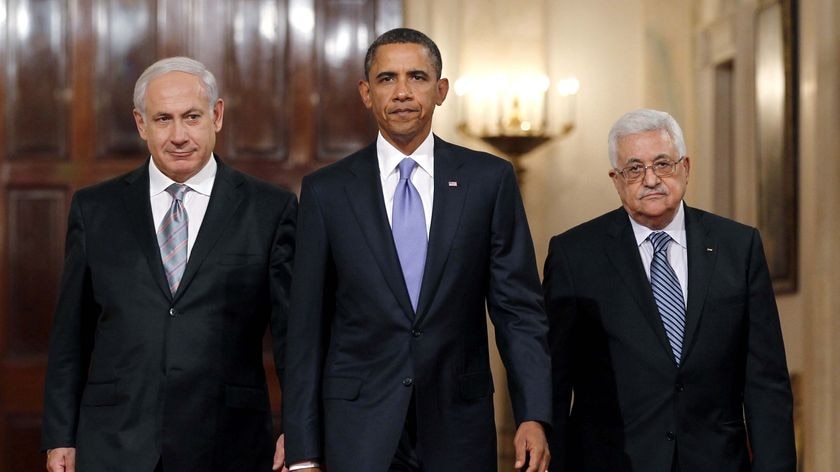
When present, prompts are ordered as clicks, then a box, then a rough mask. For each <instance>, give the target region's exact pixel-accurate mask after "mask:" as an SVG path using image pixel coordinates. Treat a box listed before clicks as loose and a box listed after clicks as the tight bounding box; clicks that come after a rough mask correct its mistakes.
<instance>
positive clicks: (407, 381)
mask: <svg viewBox="0 0 840 472" xmlns="http://www.w3.org/2000/svg"><path fill="white" fill-rule="evenodd" d="M402 384H403V385H405V386H406V387H411V386H412V385H413V384H414V379H412V378H411V377H406V378H404V379H403V382H402Z"/></svg>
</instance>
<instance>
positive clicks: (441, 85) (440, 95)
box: [435, 78, 449, 106]
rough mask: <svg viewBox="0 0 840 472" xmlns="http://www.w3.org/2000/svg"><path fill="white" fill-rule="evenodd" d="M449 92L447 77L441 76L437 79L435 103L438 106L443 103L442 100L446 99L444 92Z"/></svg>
mask: <svg viewBox="0 0 840 472" xmlns="http://www.w3.org/2000/svg"><path fill="white" fill-rule="evenodd" d="M448 93H449V79H447V78H443V79H440V80H438V81H437V100H435V103H437V105H438V106H441V105H443V101H444V100H446V94H448Z"/></svg>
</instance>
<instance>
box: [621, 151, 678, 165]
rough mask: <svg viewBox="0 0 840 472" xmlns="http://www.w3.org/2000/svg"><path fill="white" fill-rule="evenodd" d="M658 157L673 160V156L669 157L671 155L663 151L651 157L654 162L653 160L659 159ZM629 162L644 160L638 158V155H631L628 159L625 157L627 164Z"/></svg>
mask: <svg viewBox="0 0 840 472" xmlns="http://www.w3.org/2000/svg"><path fill="white" fill-rule="evenodd" d="M660 159H671V160H673V159H674V158H673V157H671V155H670V154H665V153H662V154H657V155H656V156H655V157H654V158H653V160H654V162H655V161H658V160H660ZM631 162H644V161H643V160H642V159H641V158H639V157H631V158H630V159H627V163H628V164H629V163H631Z"/></svg>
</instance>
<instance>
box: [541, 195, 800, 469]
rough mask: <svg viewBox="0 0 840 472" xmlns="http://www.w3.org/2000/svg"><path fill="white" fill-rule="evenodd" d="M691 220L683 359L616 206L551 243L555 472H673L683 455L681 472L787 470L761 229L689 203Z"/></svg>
mask: <svg viewBox="0 0 840 472" xmlns="http://www.w3.org/2000/svg"><path fill="white" fill-rule="evenodd" d="M685 228H686V233H687V244H688V304H687V308H686V329H685V338H684V342H683V350H682V360H681V362H680V366H679V367H677V366H676V363H675V362H674V360H673V354H672V351H671V348H670V345H669V343H668V340H667V336H666V334H665V330H664V327H663V324H662V321H661V319H660V316H659V313H658V311H657V309H656V302H655V301H654V299H653V294H652V290H651V286H650V282H649V281H648V278H647V276H646V274H645V270H644V267H643V266H642V259H641V256H640V255H639V250H638V247H637V244H636V239H635V236H634V235H633V229H632V227H631V225H630V220H629V217H628V215H627V213H626V211H625V210H624V209H623V208H619V209H617V210H615V211H612V212H610V213H607V214H605V215H603V216H601V217H599V218H596V219H594V220H592V221H589V222H587V223H584V224H582V225H580V226H578V227H575V228H573V229H570V230H569V231H567V232H565V233H563V234H561V235H559V236H555V237H554V238H553V239H552V240H551V243H550V246H549V254H548V258H547V260H546V263H545V280H544V290H545V297H546V311H547V312H548V315H549V320H550V323H551V334H550V342H551V345H552V356H553V357H552V361H553V382H554V402H555V403H554V407H555V410H554V415H555V416H554V426H555V428H554V431H553V434H552V437H551V441H550V444H551V450H552V454H553V460H552V463H551V470H552V471H564V470H565V471H567V472H569V471H586V472H598V471H603V472H607V471H609V472H630V471H634V472H669V471H671V466H672V463H673V462H674V457H675V455H677V460H678V463H679V467H680V469H679V470H680V471H681V472H709V471H715V472H744V471H750V470H752V471H761V472H768V471H778V472H794V470H795V463H796V459H795V452H794V441H793V422H792V398H791V390H790V381H789V378H788V371H787V366H786V361H785V351H784V346H783V343H782V333H781V328H780V326H779V314H778V311H777V309H776V302H775V297H774V294H773V289H772V286H771V283H770V275H769V272H768V270H767V263H766V260H765V257H764V250H763V247H762V244H761V238H760V237H759V234H758V231H757V230H756V229H755V228H750V227H747V226H744V225H742V224H739V223H736V222H734V221H731V220H727V219H725V218H721V217H719V216H716V215H713V214H711V213H706V212H704V211H701V210H697V209H693V208H689V207H687V206H686V207H685ZM572 392H574V402H573V404H572V398H571V397H572ZM570 404H571V412H570ZM748 442H749V445H750V447H751V449H752V461H750V454H749V451H748Z"/></svg>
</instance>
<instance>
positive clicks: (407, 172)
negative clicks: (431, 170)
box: [397, 157, 417, 180]
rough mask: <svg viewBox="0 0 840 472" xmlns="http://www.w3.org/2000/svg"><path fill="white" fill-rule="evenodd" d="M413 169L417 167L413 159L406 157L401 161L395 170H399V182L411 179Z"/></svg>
mask: <svg viewBox="0 0 840 472" xmlns="http://www.w3.org/2000/svg"><path fill="white" fill-rule="evenodd" d="M415 167H417V161H415V160H414V159H412V158H410V157H406V158H405V159H403V160H401V161H400V163H399V164H398V165H397V168H398V169H399V170H400V180H403V179H408V178H409V177H411V171H413V170H414V168H415Z"/></svg>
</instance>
